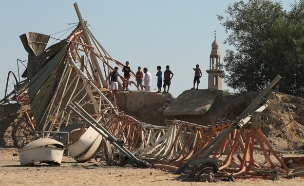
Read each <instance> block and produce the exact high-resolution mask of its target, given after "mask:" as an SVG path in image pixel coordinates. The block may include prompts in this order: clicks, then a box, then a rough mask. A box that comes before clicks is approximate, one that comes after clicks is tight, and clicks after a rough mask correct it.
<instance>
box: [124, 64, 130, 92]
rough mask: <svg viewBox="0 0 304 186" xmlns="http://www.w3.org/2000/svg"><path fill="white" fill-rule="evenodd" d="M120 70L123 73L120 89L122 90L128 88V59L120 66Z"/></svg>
mask: <svg viewBox="0 0 304 186" xmlns="http://www.w3.org/2000/svg"><path fill="white" fill-rule="evenodd" d="M122 72H123V73H124V79H123V83H122V91H124V90H127V91H128V90H129V88H128V85H129V79H130V72H131V68H130V67H129V61H126V66H124V67H123V68H122Z"/></svg>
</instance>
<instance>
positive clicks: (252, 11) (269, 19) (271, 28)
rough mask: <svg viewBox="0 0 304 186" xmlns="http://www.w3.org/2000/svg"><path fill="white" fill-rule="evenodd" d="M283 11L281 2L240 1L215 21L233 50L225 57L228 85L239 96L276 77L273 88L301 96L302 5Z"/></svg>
mask: <svg viewBox="0 0 304 186" xmlns="http://www.w3.org/2000/svg"><path fill="white" fill-rule="evenodd" d="M290 6H291V9H290V11H286V10H283V7H282V5H281V3H280V2H272V1H270V0H249V1H248V2H246V3H245V2H244V1H239V2H235V3H233V4H230V5H229V6H228V8H227V10H226V11H225V13H227V16H226V17H223V16H221V15H218V20H219V21H220V22H221V24H222V25H223V26H224V28H225V30H226V32H227V33H228V38H227V39H226V40H225V41H224V43H226V44H229V45H230V46H232V47H233V48H234V49H233V50H227V51H226V55H225V57H224V66H225V70H226V72H227V74H224V75H223V76H224V78H225V82H226V83H227V85H228V86H229V87H231V88H233V89H235V90H238V91H239V92H241V93H246V92H250V91H256V90H260V89H264V88H265V87H266V86H267V85H268V84H269V83H270V81H271V80H272V79H273V78H275V77H276V76H277V75H281V76H282V77H284V79H282V80H281V81H280V82H279V83H278V85H277V86H276V89H277V90H279V91H281V92H284V93H288V94H292V95H296V96H302V97H303V96H304V74H303V72H304V3H303V1H300V2H295V3H294V4H291V5H290Z"/></svg>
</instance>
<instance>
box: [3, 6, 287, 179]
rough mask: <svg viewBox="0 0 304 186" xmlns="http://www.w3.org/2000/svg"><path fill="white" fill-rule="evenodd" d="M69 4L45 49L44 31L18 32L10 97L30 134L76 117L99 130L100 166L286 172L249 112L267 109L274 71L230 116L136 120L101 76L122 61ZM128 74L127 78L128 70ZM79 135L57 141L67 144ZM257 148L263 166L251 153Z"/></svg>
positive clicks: (197, 173)
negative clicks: (68, 14) (202, 120)
mask: <svg viewBox="0 0 304 186" xmlns="http://www.w3.org/2000/svg"><path fill="white" fill-rule="evenodd" d="M74 6H75V10H76V12H77V15H78V18H79V24H78V25H77V26H76V28H75V29H74V30H73V31H72V32H71V33H70V35H69V36H68V37H67V38H66V39H64V40H62V41H60V42H59V43H57V44H54V45H52V46H50V47H49V48H47V49H45V47H46V45H47V42H48V40H49V36H47V35H44V34H38V33H29V34H28V36H26V35H25V34H24V35H21V36H20V39H21V41H22V43H23V45H24V48H25V50H26V51H27V52H28V53H29V56H28V66H27V69H26V72H25V73H24V74H23V76H24V77H26V81H23V82H22V84H21V83H20V84H18V86H17V89H16V90H15V95H14V96H13V97H14V98H15V99H16V101H18V102H19V103H20V104H23V105H27V104H29V105H30V110H28V111H27V112H25V114H26V116H27V118H28V122H29V124H30V125H31V126H32V128H33V129H35V131H36V132H38V131H39V132H42V133H44V134H45V135H44V136H45V137H54V136H52V135H51V134H52V132H54V131H60V130H62V129H63V128H65V127H68V126H72V125H73V124H75V123H79V122H80V123H82V124H83V126H82V128H86V129H87V128H88V127H85V126H84V125H86V126H90V127H91V128H93V129H94V130H95V131H97V133H98V134H99V135H100V138H98V137H97V136H96V140H97V138H98V139H100V141H99V143H100V145H98V146H96V149H95V150H94V153H93V154H94V155H95V154H97V153H98V152H102V153H103V155H102V157H103V158H104V159H105V160H106V162H107V164H111V162H113V161H118V162H119V163H123V162H124V160H126V158H125V157H127V159H129V161H130V162H133V163H135V164H137V165H141V166H147V167H154V168H162V169H167V170H170V171H174V172H175V173H181V172H187V173H189V177H192V178H193V179H195V180H201V179H202V178H205V177H206V175H207V177H208V176H210V175H211V174H212V175H219V176H231V175H233V176H234V177H250V176H256V177H257V176H270V174H260V172H259V171H258V170H260V169H264V170H268V171H270V170H277V171H278V172H281V173H284V174H288V173H290V170H289V169H288V167H287V166H286V165H285V164H284V162H282V160H281V159H280V157H279V156H278V155H277V153H276V152H275V150H274V149H273V148H272V147H271V145H270V143H269V142H268V140H267V138H266V137H265V136H264V134H263V133H262V131H261V130H260V128H259V125H258V123H259V119H258V117H257V116H258V113H259V112H261V111H263V110H264V109H265V108H266V107H267V103H266V101H267V99H268V97H267V96H268V95H269V92H270V91H271V88H272V87H273V86H274V85H275V84H276V83H277V82H278V81H279V79H280V77H279V76H278V77H277V78H276V79H275V80H274V81H273V82H271V84H270V85H269V86H268V87H267V88H266V89H265V90H264V91H263V92H262V93H261V94H260V96H259V97H257V99H256V100H254V101H253V103H252V104H251V105H250V106H249V107H248V108H247V109H246V110H245V111H244V112H243V113H242V114H241V115H240V116H239V117H238V118H236V120H235V121H223V122H220V123H218V124H216V125H210V126H200V125H197V124H193V123H189V122H185V121H178V120H174V121H168V126H166V127H161V126H155V125H151V124H146V123H143V122H140V121H138V120H136V119H134V118H133V117H131V116H128V115H125V114H123V113H121V112H119V111H118V110H117V108H116V105H115V104H116V103H115V102H113V101H110V98H109V95H110V92H109V90H108V89H107V88H108V83H107V82H106V79H107V76H108V75H109V73H110V71H111V70H113V65H115V66H119V67H123V64H121V63H120V62H119V61H117V60H115V59H114V58H113V57H112V56H111V55H110V54H109V53H108V52H107V51H106V50H105V49H104V48H103V47H102V46H101V45H100V43H99V42H98V41H97V40H96V38H95V37H94V35H93V34H92V33H91V32H90V30H89V29H88V28H87V26H86V23H85V22H84V21H83V19H82V16H81V14H80V11H79V9H78V6H77V4H76V3H75V4H74ZM100 64H101V65H100ZM131 75H132V76H133V77H135V75H134V73H133V72H132V73H131ZM11 95H12V94H10V96H11ZM8 97H9V96H7V97H6V98H5V99H7V98H8ZM5 99H4V100H5ZM4 100H2V102H3V101H4ZM75 126H77V127H76V128H77V129H78V128H79V126H78V125H75ZM76 128H72V129H76ZM72 129H70V131H72ZM84 131H85V130H84ZM82 134H83V133H82ZM79 139H80V137H78V138H75V139H74V141H73V140H72V141H68V142H67V144H65V145H66V146H67V147H68V148H69V147H70V148H72V145H73V144H76V143H77V140H79ZM257 146H258V147H259V149H261V152H262V154H263V156H264V158H265V162H266V164H263V165H261V164H259V163H257V161H256V160H255V159H254V149H257ZM88 148H89V147H88ZM88 148H86V149H85V150H83V151H79V152H77V153H78V154H75V156H74V157H75V159H76V160H79V161H80V162H83V161H85V160H86V159H84V158H82V159H81V158H79V157H80V155H81V157H83V156H82V155H83V154H84V153H85V152H87V151H88ZM114 154H117V155H118V156H114ZM270 154H272V155H273V157H272V159H271V158H270ZM117 157H118V159H117ZM121 157H124V158H121ZM90 158H92V157H90ZM273 158H274V159H275V160H276V161H278V162H279V163H280V165H277V164H275V163H274V159H273Z"/></svg>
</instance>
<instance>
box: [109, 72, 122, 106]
mask: <svg viewBox="0 0 304 186" xmlns="http://www.w3.org/2000/svg"><path fill="white" fill-rule="evenodd" d="M118 76H119V74H118V67H115V68H114V70H113V71H112V72H111V73H110V74H109V76H108V77H107V79H106V81H107V82H108V80H109V78H110V90H111V91H112V98H113V100H114V102H116V94H117V90H118V83H117V80H118Z"/></svg>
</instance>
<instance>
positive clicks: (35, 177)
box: [0, 148, 304, 186]
mask: <svg viewBox="0 0 304 186" xmlns="http://www.w3.org/2000/svg"><path fill="white" fill-rule="evenodd" d="M17 150H18V149H16V148H0V154H1V157H0V159H1V161H0V185H166V186H170V185H193V186H194V185H234V186H240V185H244V184H246V185H286V186H287V185H293V186H297V185H299V186H300V185H304V178H294V179H284V178H280V179H279V180H277V181H272V180H263V179H246V180H245V179H239V180H236V181H235V182H215V183H198V182H184V181H182V179H183V178H184V177H185V176H184V175H174V174H172V173H171V172H165V171H161V170H157V169H148V168H144V169H143V168H135V167H118V166H111V167H108V166H105V165H104V164H103V163H101V162H96V161H95V160H92V161H90V162H87V163H77V162H76V161H75V160H74V159H72V158H69V157H63V161H62V164H61V165H60V166H48V165H35V166H20V164H19V157H18V156H13V154H14V153H17Z"/></svg>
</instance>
